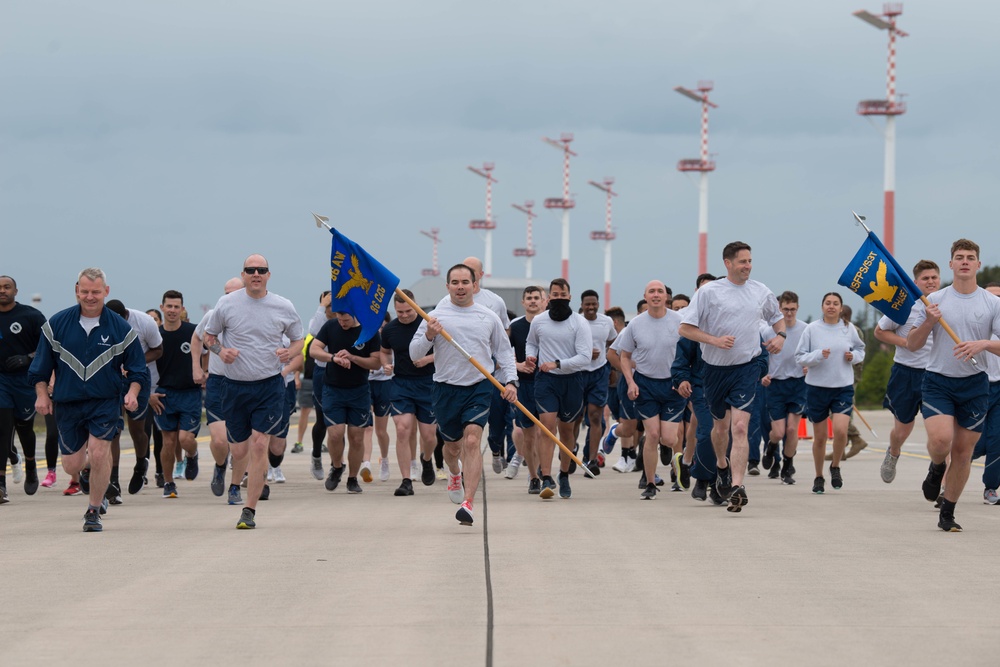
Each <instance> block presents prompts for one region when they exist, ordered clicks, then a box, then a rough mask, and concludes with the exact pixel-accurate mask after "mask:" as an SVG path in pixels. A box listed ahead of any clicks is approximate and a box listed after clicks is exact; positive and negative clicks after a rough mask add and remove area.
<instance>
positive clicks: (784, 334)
mask: <svg viewBox="0 0 1000 667" xmlns="http://www.w3.org/2000/svg"><path fill="white" fill-rule="evenodd" d="M778 335H779V336H781V337H782V338H784V339H786V340H787V339H788V334H786V333H785V332H784V331H779V332H778Z"/></svg>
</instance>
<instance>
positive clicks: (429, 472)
mask: <svg viewBox="0 0 1000 667" xmlns="http://www.w3.org/2000/svg"><path fill="white" fill-rule="evenodd" d="M386 479H389V478H388V476H387V477H386ZM435 481H437V476H436V475H435V474H434V463H432V462H431V461H425V460H424V459H423V458H421V459H420V483H421V484H423V485H424V486H434V482H435Z"/></svg>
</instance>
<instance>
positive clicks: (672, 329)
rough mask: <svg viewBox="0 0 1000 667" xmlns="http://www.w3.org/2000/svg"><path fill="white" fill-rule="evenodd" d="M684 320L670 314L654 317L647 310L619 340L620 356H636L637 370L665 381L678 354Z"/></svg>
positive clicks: (625, 329) (673, 313) (634, 358)
mask: <svg viewBox="0 0 1000 667" xmlns="http://www.w3.org/2000/svg"><path fill="white" fill-rule="evenodd" d="M680 326H681V316H680V315H678V314H677V313H676V312H674V311H672V310H668V311H667V312H666V314H665V315H664V316H663V317H653V316H652V315H650V314H649V311H648V310H647V311H646V312H644V313H640V314H639V315H636V316H635V317H633V318H632V320H631V321H630V322H629V323H628V326H627V327H625V328H624V329H623V330H622V332H621V333H620V334H619V335H618V338H617V339H615V344H614V345H612V347H613V348H614V349H615V351H616V352H628V353H629V354H631V355H632V361H633V362H634V363H635V370H636V371H638V372H639V373H642V374H643V375H645V376H646V377H649V378H655V379H658V380H665V379H667V378H669V377H670V367H671V366H672V365H673V363H674V356H675V355H676V353H677V341H678V340H679V339H680V334H679V333H678V329H680Z"/></svg>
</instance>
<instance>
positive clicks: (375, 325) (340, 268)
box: [330, 227, 399, 345]
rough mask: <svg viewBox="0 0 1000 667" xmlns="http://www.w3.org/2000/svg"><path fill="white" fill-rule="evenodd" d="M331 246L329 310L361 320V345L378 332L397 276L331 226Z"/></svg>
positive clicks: (393, 290)
mask: <svg viewBox="0 0 1000 667" xmlns="http://www.w3.org/2000/svg"><path fill="white" fill-rule="evenodd" d="M330 234H332V235H333V244H332V245H331V247H330V296H331V299H330V310H332V311H333V312H335V313H350V314H351V315H353V316H354V318H355V319H357V320H358V322H359V323H360V324H361V335H360V336H358V340H357V342H356V343H355V345H361V344H362V343H365V342H367V341H368V339H370V338H371V337H372V336H374V335H375V334H376V333H378V329H379V327H380V326H382V319H383V315H384V314H385V312H386V310H388V309H389V302H390V301H391V300H392V294H393V292H395V291H396V287H398V286H399V278H397V277H396V276H395V275H393V273H392V271H390V270H389V269H387V268H385V267H384V266H382V264H381V263H379V261H378V260H377V259H375V258H374V257H372V256H371V255H369V254H368V253H367V252H365V249H364V248H362V247H361V246H359V245H358V244H357V243H355V242H354V241H352V240H351V239H349V238H347V237H346V236H344V235H343V234H341V233H340V232H338V231H337V230H336V229H334V228H333V227H330Z"/></svg>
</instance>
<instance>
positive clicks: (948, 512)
mask: <svg viewBox="0 0 1000 667" xmlns="http://www.w3.org/2000/svg"><path fill="white" fill-rule="evenodd" d="M938 528H940V529H941V530H943V531H945V532H946V533H961V532H962V527H961V526H960V525H958V523H956V522H955V505H954V503H948V504H947V506H946V505H943V504H942V506H941V513H940V514H939V515H938Z"/></svg>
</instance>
